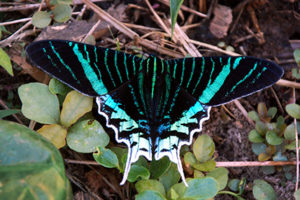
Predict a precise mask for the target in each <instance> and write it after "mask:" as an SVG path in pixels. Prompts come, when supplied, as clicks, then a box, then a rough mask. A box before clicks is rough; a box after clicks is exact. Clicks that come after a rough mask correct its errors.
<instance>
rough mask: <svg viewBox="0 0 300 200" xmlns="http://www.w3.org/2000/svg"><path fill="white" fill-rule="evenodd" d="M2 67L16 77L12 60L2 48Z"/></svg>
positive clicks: (0, 49)
mask: <svg viewBox="0 0 300 200" xmlns="http://www.w3.org/2000/svg"><path fill="white" fill-rule="evenodd" d="M0 66H2V67H3V68H4V69H5V70H6V71H7V72H8V73H9V74H10V75H11V76H13V75H14V73H13V69H12V65H11V61H10V58H9V56H8V55H7V53H6V52H5V51H4V50H3V49H2V48H0Z"/></svg>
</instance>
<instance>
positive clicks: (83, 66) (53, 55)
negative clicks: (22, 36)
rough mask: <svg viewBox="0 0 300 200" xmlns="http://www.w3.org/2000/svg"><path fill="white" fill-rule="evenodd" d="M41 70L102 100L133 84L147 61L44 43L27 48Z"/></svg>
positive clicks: (83, 47)
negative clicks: (123, 86)
mask: <svg viewBox="0 0 300 200" xmlns="http://www.w3.org/2000/svg"><path fill="white" fill-rule="evenodd" d="M26 52H27V55H28V57H29V58H30V60H31V61H32V63H33V64H35V65H36V66H37V67H39V68H41V69H42V70H44V71H46V72H47V73H49V74H51V75H52V76H54V77H55V78H57V79H59V80H61V81H62V82H64V83H65V84H67V85H69V86H70V87H72V88H74V89H76V90H78V91H80V92H81V93H83V94H86V95H89V96H99V95H103V94H106V93H109V92H110V91H112V90H114V89H116V88H118V87H119V86H121V85H122V84H123V83H125V82H126V81H128V80H130V79H131V78H132V77H133V76H134V75H135V74H136V73H137V72H138V70H139V69H140V68H141V65H142V62H143V61H144V60H143V59H140V58H138V57H135V56H133V55H130V54H125V53H122V52H118V51H113V50H110V49H106V48H101V47H96V46H92V45H87V44H82V43H77V42H71V41H63V40H43V41H38V42H34V43H32V44H31V45H29V46H28V47H27V48H26Z"/></svg>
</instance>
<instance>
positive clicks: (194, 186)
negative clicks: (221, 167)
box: [183, 177, 218, 199]
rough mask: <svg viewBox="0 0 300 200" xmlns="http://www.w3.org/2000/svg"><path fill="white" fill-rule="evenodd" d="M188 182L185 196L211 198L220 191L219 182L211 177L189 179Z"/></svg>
mask: <svg viewBox="0 0 300 200" xmlns="http://www.w3.org/2000/svg"><path fill="white" fill-rule="evenodd" d="M188 184H189V187H187V188H186V190H185V192H184V194H183V197H185V198H197V199H209V198H213V197H214V196H216V194H217V192H218V183H217V181H216V180H215V179H214V178H211V177H205V178H195V179H192V180H190V181H188ZM200 188H201V189H200Z"/></svg>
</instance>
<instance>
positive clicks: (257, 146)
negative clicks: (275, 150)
mask: <svg viewBox="0 0 300 200" xmlns="http://www.w3.org/2000/svg"><path fill="white" fill-rule="evenodd" d="M251 148H252V151H253V153H255V154H256V155H259V154H261V153H265V152H266V148H267V145H265V144H264V143H253V144H252V145H251Z"/></svg>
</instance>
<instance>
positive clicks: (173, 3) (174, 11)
mask: <svg viewBox="0 0 300 200" xmlns="http://www.w3.org/2000/svg"><path fill="white" fill-rule="evenodd" d="M182 3H183V0H170V15H171V28H172V36H173V32H174V27H175V24H176V20H177V16H178V12H179V9H180V6H181V5H182Z"/></svg>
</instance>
